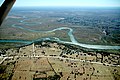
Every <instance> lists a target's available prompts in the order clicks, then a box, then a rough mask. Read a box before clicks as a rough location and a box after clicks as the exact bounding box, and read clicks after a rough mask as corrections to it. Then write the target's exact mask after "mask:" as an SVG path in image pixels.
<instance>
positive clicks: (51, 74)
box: [0, 41, 120, 80]
mask: <svg viewBox="0 0 120 80" xmlns="http://www.w3.org/2000/svg"><path fill="white" fill-rule="evenodd" d="M75 48H76V49H75ZM1 51H2V50H1ZM5 53H6V54H7V55H4V56H6V59H3V58H5V57H3V56H1V57H0V59H1V61H2V60H4V61H3V62H2V63H1V64H0V65H1V66H0V67H1V70H3V71H4V72H1V73H0V75H2V76H0V78H1V79H6V80H8V79H12V80H21V79H22V80H37V79H41V80H44V79H45V80H46V79H49V80H51V79H58V80H71V79H72V80H101V79H103V80H119V79H120V76H119V75H120V66H119V64H120V63H119V54H108V55H107V53H106V54H105V53H104V54H102V53H100V52H99V53H96V52H84V51H82V49H81V48H78V47H76V46H74V45H73V46H72V45H71V46H67V45H64V44H58V43H56V42H49V41H47V42H39V43H35V44H31V45H28V46H24V47H21V48H16V49H15V48H14V49H12V48H11V49H8V50H6V51H5ZM102 56H103V57H102ZM3 65H6V68H5V69H4V68H2V66H3ZM10 76H11V77H10Z"/></svg>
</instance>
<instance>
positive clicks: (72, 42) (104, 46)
mask: <svg viewBox="0 0 120 80" xmlns="http://www.w3.org/2000/svg"><path fill="white" fill-rule="evenodd" d="M20 23H23V24H26V23H25V20H21V21H20ZM27 25H28V24H27ZM12 27H14V28H20V29H24V30H27V31H30V32H39V33H48V34H49V33H50V32H54V31H57V30H69V32H68V36H69V37H70V40H71V42H68V41H62V40H60V39H59V38H54V41H57V42H60V43H65V44H74V45H78V46H81V47H84V48H91V49H120V46H109V45H90V44H83V43H79V42H77V40H76V39H75V38H74V35H73V29H72V28H68V27H60V28H56V29H53V30H49V31H38V30H31V29H28V28H24V27H22V26H18V25H16V24H13V25H12ZM40 40H51V41H53V39H50V38H42V39H37V40H33V41H25V40H0V43H2V42H12V43H14V42H19V43H25V44H31V43H33V42H36V41H40Z"/></svg>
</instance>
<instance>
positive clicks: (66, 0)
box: [0, 0, 120, 7]
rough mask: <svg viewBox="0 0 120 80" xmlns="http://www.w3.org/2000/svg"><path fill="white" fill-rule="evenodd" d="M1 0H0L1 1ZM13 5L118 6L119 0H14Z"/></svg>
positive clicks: (119, 4)
mask: <svg viewBox="0 0 120 80" xmlns="http://www.w3.org/2000/svg"><path fill="white" fill-rule="evenodd" d="M2 1H3V0H0V3H2ZM14 6H100V7H104V6H120V0H16V3H15V5H14Z"/></svg>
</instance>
